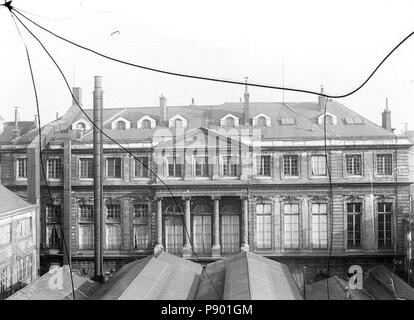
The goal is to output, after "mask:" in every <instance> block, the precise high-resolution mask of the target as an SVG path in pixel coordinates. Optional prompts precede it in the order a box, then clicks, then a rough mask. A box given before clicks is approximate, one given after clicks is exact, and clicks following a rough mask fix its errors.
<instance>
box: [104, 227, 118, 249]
mask: <svg viewBox="0 0 414 320" xmlns="http://www.w3.org/2000/svg"><path fill="white" fill-rule="evenodd" d="M106 249H109V250H119V249H121V225H120V224H107V225H106Z"/></svg>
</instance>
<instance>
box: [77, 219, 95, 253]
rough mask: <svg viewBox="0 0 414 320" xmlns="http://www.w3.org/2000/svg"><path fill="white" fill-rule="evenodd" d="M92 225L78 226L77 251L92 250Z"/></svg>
mask: <svg viewBox="0 0 414 320" xmlns="http://www.w3.org/2000/svg"><path fill="white" fill-rule="evenodd" d="M93 238H94V234H93V224H81V225H79V249H81V250H93Z"/></svg>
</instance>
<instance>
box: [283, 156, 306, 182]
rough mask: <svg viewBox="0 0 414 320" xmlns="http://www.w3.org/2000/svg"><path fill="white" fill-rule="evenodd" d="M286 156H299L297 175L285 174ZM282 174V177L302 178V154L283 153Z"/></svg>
mask: <svg viewBox="0 0 414 320" xmlns="http://www.w3.org/2000/svg"><path fill="white" fill-rule="evenodd" d="M285 157H296V158H297V160H298V161H297V175H290V174H285V166H284V164H285ZM280 174H281V179H300V178H301V155H300V154H298V153H282V154H281V157H280Z"/></svg>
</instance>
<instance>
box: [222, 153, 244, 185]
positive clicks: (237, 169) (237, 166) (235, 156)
mask: <svg viewBox="0 0 414 320" xmlns="http://www.w3.org/2000/svg"><path fill="white" fill-rule="evenodd" d="M233 157H234V158H236V159H237V162H233V163H230V173H231V170H232V167H231V166H236V169H235V170H236V172H235V175H228V174H226V175H225V174H224V166H225V165H226V166H228V165H229V164H228V161H227V160H226V161H225V160H224V159H227V158H230V159H231V158H233ZM230 162H231V160H230ZM240 174H241V165H240V156H239V155H238V154H237V155H235V154H225V155H221V156H220V176H221V178H224V179H237V178H239V177H240Z"/></svg>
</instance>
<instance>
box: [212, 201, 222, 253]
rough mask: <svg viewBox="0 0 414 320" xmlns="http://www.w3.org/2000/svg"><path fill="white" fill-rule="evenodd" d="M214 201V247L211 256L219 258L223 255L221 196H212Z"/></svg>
mask: <svg viewBox="0 0 414 320" xmlns="http://www.w3.org/2000/svg"><path fill="white" fill-rule="evenodd" d="M211 199H212V200H213V239H212V240H213V245H212V247H211V255H212V256H213V257H219V256H220V255H221V246H220V196H212V197H211Z"/></svg>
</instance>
